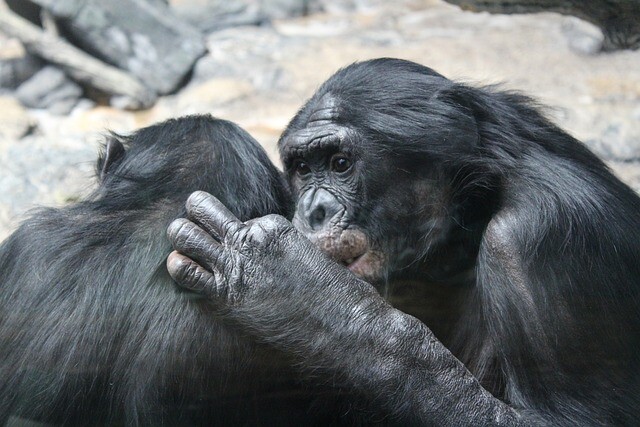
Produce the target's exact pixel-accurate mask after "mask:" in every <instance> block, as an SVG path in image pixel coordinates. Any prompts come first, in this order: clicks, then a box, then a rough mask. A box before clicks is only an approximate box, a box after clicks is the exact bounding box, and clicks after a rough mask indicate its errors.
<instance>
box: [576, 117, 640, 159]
mask: <svg viewBox="0 0 640 427" xmlns="http://www.w3.org/2000/svg"><path fill="white" fill-rule="evenodd" d="M637 131H638V133H635V132H634V129H629V127H628V126H624V124H621V123H612V124H610V125H609V126H607V128H606V129H605V130H604V132H603V133H602V136H601V137H600V138H599V139H597V140H594V139H592V140H588V141H587V145H589V146H590V147H591V148H593V150H594V151H595V152H596V153H597V154H599V155H600V156H601V157H603V158H605V159H607V160H615V161H623V162H632V161H640V129H637Z"/></svg>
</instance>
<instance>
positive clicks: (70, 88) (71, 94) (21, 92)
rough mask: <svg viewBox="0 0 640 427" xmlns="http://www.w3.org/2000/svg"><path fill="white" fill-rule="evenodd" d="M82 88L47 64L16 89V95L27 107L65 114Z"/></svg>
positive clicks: (78, 97)
mask: <svg viewBox="0 0 640 427" xmlns="http://www.w3.org/2000/svg"><path fill="white" fill-rule="evenodd" d="M81 96H82V88H81V87H80V86H78V84H76V83H75V82H74V81H72V80H71V79H69V78H68V77H67V76H66V75H65V74H64V72H62V71H61V70H60V69H58V68H56V67H53V66H47V67H45V68H43V69H42V70H40V71H39V72H38V73H37V74H35V75H34V76H33V77H31V78H30V79H29V80H27V81H26V82H24V83H23V84H21V85H20V86H19V87H18V89H17V90H16V97H17V98H18V99H19V100H20V102H22V104H24V105H25V106H27V107H29V108H43V109H47V110H49V111H50V112H52V113H54V114H67V113H69V112H70V111H71V110H72V109H73V107H74V106H75V105H76V104H77V103H78V101H79V100H80V97H81Z"/></svg>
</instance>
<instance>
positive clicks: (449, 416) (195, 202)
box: [168, 192, 532, 426]
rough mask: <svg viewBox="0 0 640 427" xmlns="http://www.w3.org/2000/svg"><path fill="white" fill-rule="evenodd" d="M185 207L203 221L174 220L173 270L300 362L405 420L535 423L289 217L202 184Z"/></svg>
mask: <svg viewBox="0 0 640 427" xmlns="http://www.w3.org/2000/svg"><path fill="white" fill-rule="evenodd" d="M187 210H188V212H189V217H190V218H191V219H192V220H193V221H195V222H197V223H198V225H199V226H198V225H196V224H194V223H192V222H190V221H188V220H185V219H181V220H176V221H175V222H174V223H173V224H172V225H171V226H170V228H169V237H170V239H171V240H172V242H173V244H174V247H175V249H176V250H177V251H178V252H180V253H177V252H174V253H172V254H171V255H170V257H169V259H168V268H169V272H170V273H171V275H172V276H173V277H174V278H175V279H176V281H177V282H178V283H180V284H181V285H183V286H186V287H188V288H191V289H193V290H196V291H200V292H202V293H204V294H206V295H207V296H209V297H210V298H211V299H212V300H214V301H215V302H216V303H218V304H219V305H220V308H221V309H223V310H224V311H225V312H226V313H227V315H228V316H230V317H231V318H232V319H234V320H236V321H237V322H238V323H239V324H240V325H242V326H243V327H245V328H247V329H249V330H250V331H252V332H253V333H254V334H256V335H257V336H258V337H260V338H261V339H264V340H265V341H267V342H269V343H271V344H272V345H274V346H276V347H278V348H280V349H282V350H285V351H288V352H291V353H293V354H295V355H296V356H297V357H298V358H299V360H300V364H301V366H303V367H305V368H307V369H312V370H314V371H318V370H320V371H322V372H324V373H326V380H327V382H328V381H329V380H330V381H333V382H334V383H336V384H337V385H339V386H342V387H346V388H348V389H350V390H353V391H354V392H355V393H356V394H358V395H361V396H365V398H366V399H367V400H368V401H369V402H371V404H372V405H374V406H376V407H378V408H383V409H382V410H383V411H384V412H385V413H386V414H388V415H390V416H392V417H394V419H396V420H397V421H399V422H401V423H403V424H406V423H409V424H436V425H452V426H462V425H474V426H475V425H505V426H512V425H527V424H532V421H530V420H525V419H524V418H523V416H522V414H521V413H519V411H517V410H515V409H513V408H511V407H509V406H507V405H506V404H505V403H503V402H501V401H500V400H498V399H496V398H494V397H493V396H492V395H491V394H490V393H488V392H487V391H486V390H484V389H483V388H482V387H481V386H480V384H479V383H478V381H477V380H476V379H475V378H474V377H473V376H472V374H471V373H470V372H469V371H468V370H467V369H466V368H465V367H464V365H463V364H462V363H461V362H460V361H458V360H457V359H456V358H455V357H454V356H453V355H452V354H451V353H450V352H449V351H448V350H447V349H446V348H445V347H444V346H443V345H442V344H441V343H440V342H439V341H438V340H437V339H436V338H435V336H434V335H433V333H432V332H431V331H430V330H429V329H428V328H427V327H426V326H425V325H424V324H422V323H421V322H420V321H418V320H417V319H416V318H414V317H412V316H409V315H407V314H405V313H402V312H400V311H398V310H396V309H394V308H393V307H391V306H390V305H389V304H388V303H387V302H386V301H385V300H384V299H383V298H382V297H381V296H380V295H379V294H378V293H377V291H376V290H375V289H374V288H373V287H372V286H371V285H369V284H368V283H366V282H364V281H362V280H360V279H358V278H357V277H356V276H354V275H353V274H351V273H350V272H349V271H348V270H347V269H345V268H343V267H341V266H339V265H337V264H336V263H334V262H332V261H330V260H329V258H327V257H326V256H325V255H324V254H323V253H322V252H320V250H318V249H317V248H316V247H315V246H314V245H313V244H312V243H311V242H309V241H308V240H307V239H306V238H304V237H303V236H302V235H300V234H299V233H298V232H297V231H296V230H295V229H294V228H293V226H292V225H291V224H290V223H289V222H288V221H287V220H286V219H284V218H283V217H280V216H275V215H273V216H267V217H263V218H260V219H257V220H253V221H248V222H247V223H242V222H240V221H239V220H238V219H237V218H235V217H234V216H233V215H232V214H231V213H230V212H229V211H228V210H227V209H226V208H225V207H224V206H223V205H222V204H221V203H220V202H219V201H218V200H217V199H215V198H214V197H213V196H210V195H208V194H207V193H203V192H199V193H194V194H193V195H192V196H191V197H190V198H189V200H188V202H187ZM181 254H184V255H181ZM185 255H186V256H185ZM187 257H190V258H191V259H193V260H195V261H197V264H196V262H194V261H192V260H191V259H190V258H187Z"/></svg>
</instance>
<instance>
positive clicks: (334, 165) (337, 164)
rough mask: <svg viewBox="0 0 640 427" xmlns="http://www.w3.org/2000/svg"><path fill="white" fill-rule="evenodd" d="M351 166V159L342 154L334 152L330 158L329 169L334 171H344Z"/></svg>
mask: <svg viewBox="0 0 640 427" xmlns="http://www.w3.org/2000/svg"><path fill="white" fill-rule="evenodd" d="M350 167H351V160H350V159H349V158H348V157H347V156H345V155H344V154H336V155H335V156H333V158H332V159H331V169H332V170H333V171H334V172H338V173H341V172H346V171H347V170H349V168H350Z"/></svg>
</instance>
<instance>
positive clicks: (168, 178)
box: [0, 116, 342, 426]
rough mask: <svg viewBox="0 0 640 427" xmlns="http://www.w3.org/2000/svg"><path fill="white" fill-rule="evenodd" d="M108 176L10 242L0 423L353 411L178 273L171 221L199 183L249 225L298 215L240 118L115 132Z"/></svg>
mask: <svg viewBox="0 0 640 427" xmlns="http://www.w3.org/2000/svg"><path fill="white" fill-rule="evenodd" d="M97 172H98V175H99V185H98V186H97V188H96V189H95V191H94V192H93V194H91V195H90V196H89V197H88V198H87V199H86V200H83V201H81V202H79V203H77V204H75V205H72V206H68V207H64V208H60V209H51V208H49V209H40V210H38V211H36V212H34V213H33V215H32V216H31V217H30V218H29V219H27V220H26V221H25V222H24V223H22V225H21V226H20V227H19V229H18V230H17V231H16V232H15V233H13V235H11V236H10V237H9V238H8V239H7V240H6V241H5V242H4V243H3V244H2V246H1V247H0V425H5V423H8V424H9V425H20V423H23V422H27V421H29V422H47V423H52V424H65V425H105V424H107V425H138V424H142V425H153V426H159V425H180V426H182V425H222V424H224V425H234V426H236V425H300V424H303V423H304V424H308V423H312V422H311V421H310V419H311V420H313V421H314V422H317V423H318V424H319V425H325V424H326V423H328V422H332V421H333V420H334V418H336V419H340V418H341V416H342V413H338V412H333V409H332V408H333V407H332V406H330V405H331V404H327V405H329V406H322V405H325V403H322V402H325V401H326V402H333V401H335V399H333V398H332V397H327V398H326V399H325V391H324V390H322V389H321V388H318V389H314V390H313V391H311V390H310V389H307V388H304V387H303V386H302V385H301V383H300V381H299V378H298V376H299V375H298V374H296V373H295V372H294V371H293V370H292V369H289V364H290V363H291V361H290V360H289V358H288V357H287V356H286V355H285V354H281V353H278V352H277V351H275V350H273V349H271V348H266V347H265V346H264V345H254V344H253V341H255V339H249V338H247V337H246V336H245V335H243V334H242V333H237V332H235V331H234V330H233V329H232V328H231V327H230V326H229V325H227V324H226V323H225V320H224V316H221V315H220V312H219V311H218V310H217V309H216V308H215V307H214V306H213V305H212V304H211V302H209V301H207V300H205V299H204V298H202V297H199V296H197V298H194V294H193V293H190V292H184V291H182V290H179V288H178V287H177V286H176V285H175V283H174V282H173V280H172V279H171V277H170V276H169V274H168V273H167V270H166V266H165V265H166V257H167V255H168V254H169V252H170V251H171V245H170V243H169V241H168V239H167V237H166V233H165V230H166V229H167V227H168V225H169V224H170V223H171V221H172V220H174V219H175V218H178V217H180V216H184V215H185V210H184V205H185V201H186V199H187V196H188V195H189V194H190V193H192V192H193V191H195V190H198V189H202V190H205V191H207V192H210V193H212V194H215V195H216V197H218V198H219V199H220V200H222V201H223V202H224V203H225V204H226V205H227V206H228V207H229V209H231V210H232V211H233V213H234V215H236V216H238V217H239V218H242V219H243V220H247V219H249V218H253V217H256V216H262V215H266V214H268V213H278V214H281V215H285V216H288V214H289V213H290V212H292V211H293V205H292V202H291V197H290V193H289V190H288V187H287V185H286V182H285V180H284V177H283V176H282V173H281V172H280V171H278V170H277V169H276V168H275V167H274V166H273V165H272V164H271V162H270V161H269V159H268V157H267V156H266V154H265V153H264V151H263V150H262V149H261V148H260V147H259V146H258V144H257V143H256V142H255V141H254V140H253V139H252V138H251V137H250V136H249V135H248V134H247V133H245V132H244V131H242V130H241V129H239V128H238V127H237V126H235V125H234V124H232V123H230V122H227V121H223V120H217V119H214V118H211V117H209V116H191V117H185V118H181V119H176V120H169V121H167V122H164V123H161V124H157V125H154V126H151V127H148V128H145V129H142V130H140V131H137V132H135V133H133V134H132V135H130V136H118V135H115V134H114V135H111V136H109V137H108V138H107V142H106V146H105V148H104V153H103V155H102V156H101V157H100V159H99V161H98V164H97ZM332 399H333V400H332ZM319 405H320V406H319ZM310 417H312V418H310Z"/></svg>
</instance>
